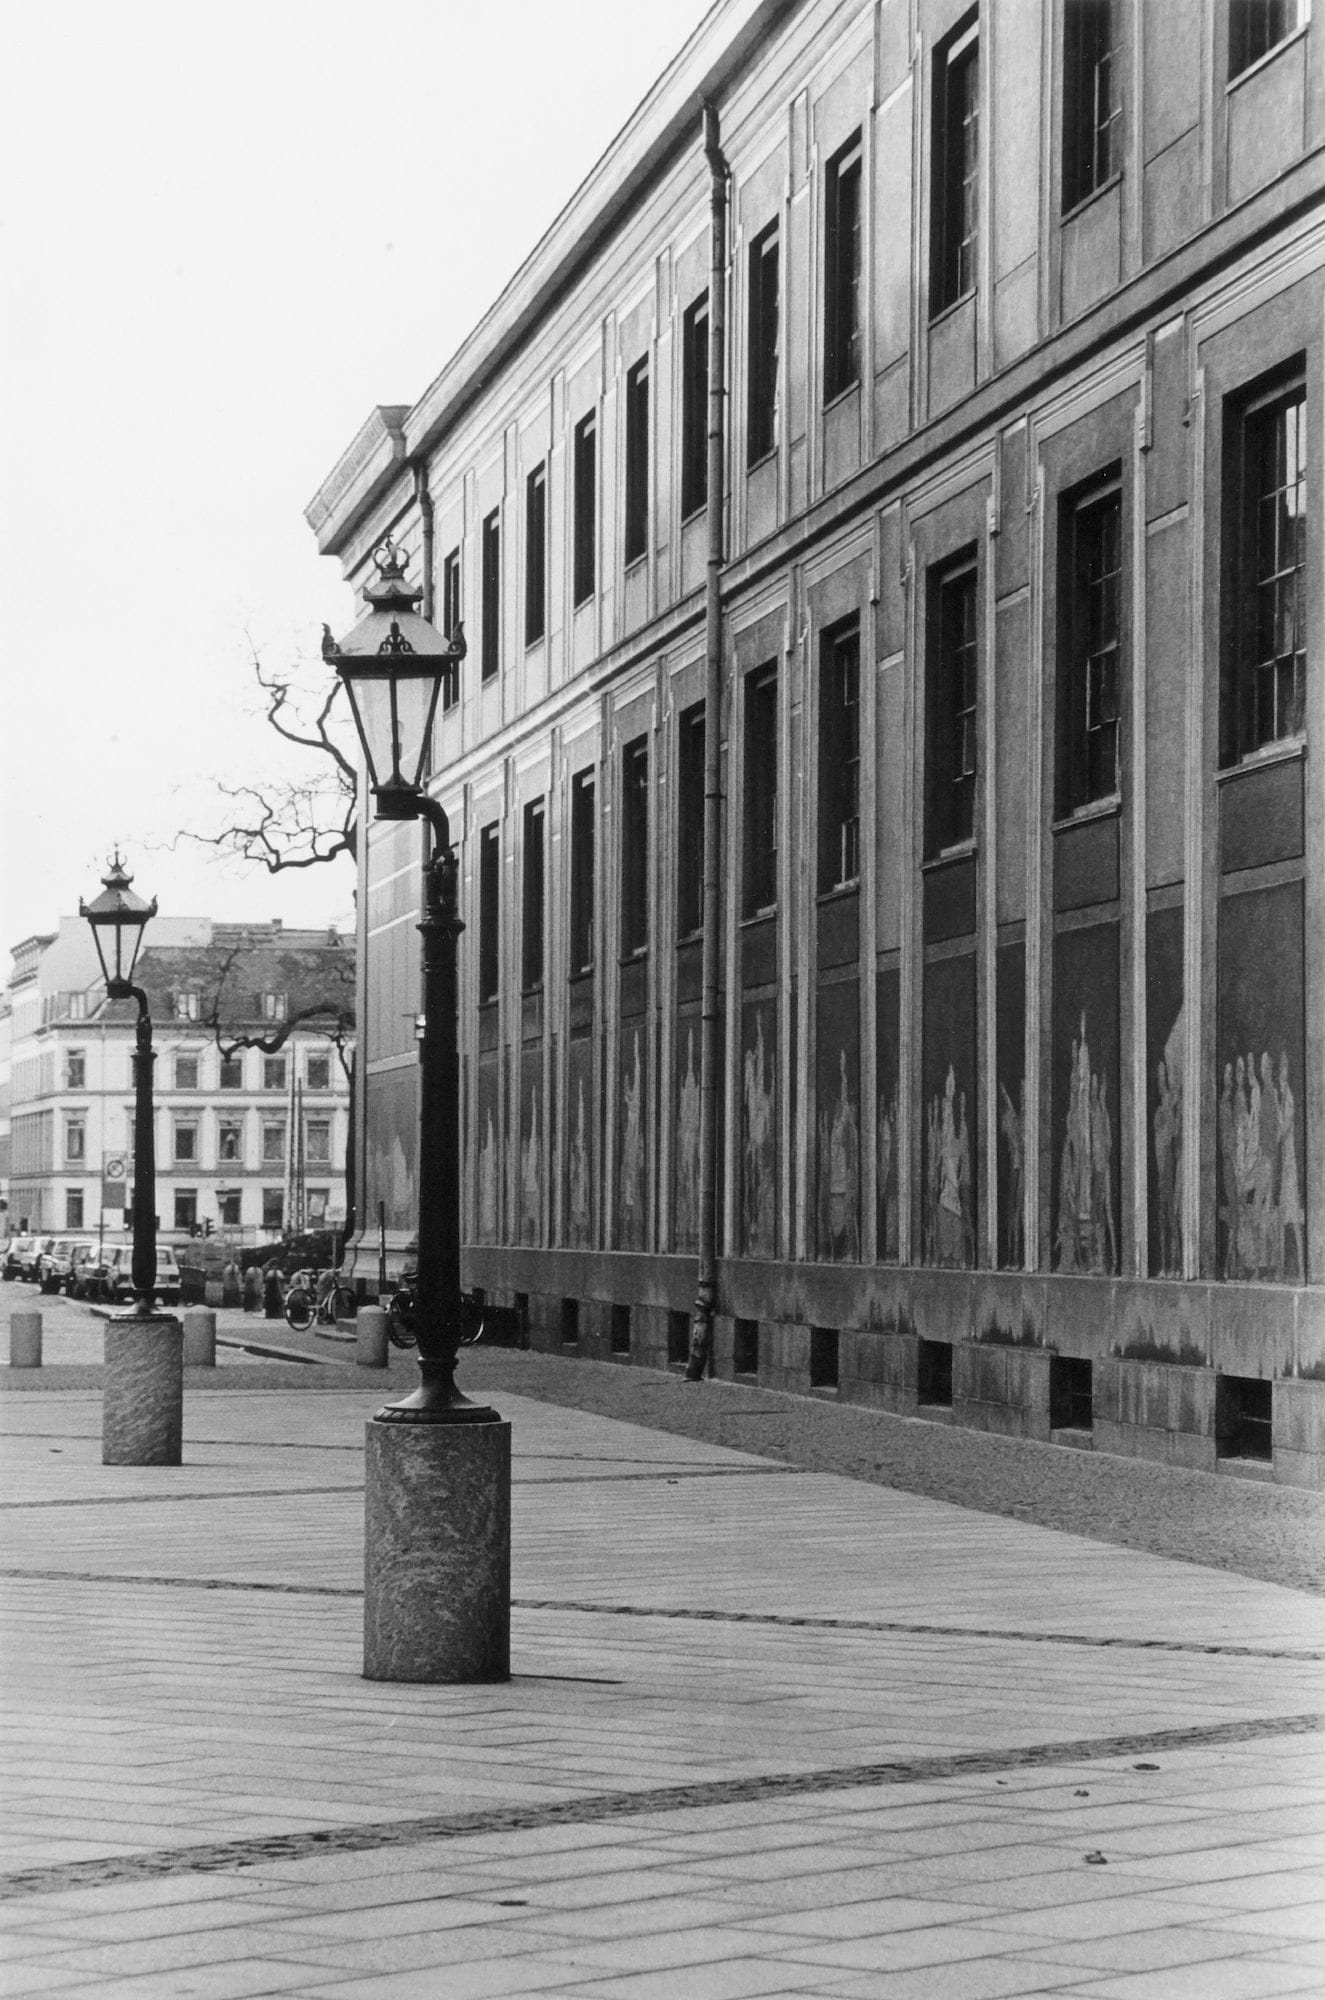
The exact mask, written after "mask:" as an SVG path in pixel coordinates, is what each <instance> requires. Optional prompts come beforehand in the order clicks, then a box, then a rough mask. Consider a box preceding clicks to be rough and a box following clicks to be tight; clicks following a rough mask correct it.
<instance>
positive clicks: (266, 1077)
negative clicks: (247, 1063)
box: [262, 1055, 290, 1090]
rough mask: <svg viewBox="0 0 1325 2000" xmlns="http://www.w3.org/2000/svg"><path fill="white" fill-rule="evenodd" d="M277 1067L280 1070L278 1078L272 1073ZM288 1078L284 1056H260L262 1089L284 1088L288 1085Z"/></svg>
mask: <svg viewBox="0 0 1325 2000" xmlns="http://www.w3.org/2000/svg"><path fill="white" fill-rule="evenodd" d="M277 1069H279V1070H280V1077H279V1079H277V1078H276V1077H275V1075H274V1072H275V1071H276V1070H277ZM289 1080H290V1079H289V1072H288V1070H287V1068H286V1062H285V1057H284V1056H267V1055H264V1057H263V1058H262V1088H263V1089H264V1090H285V1089H286V1088H287V1087H288V1085H289Z"/></svg>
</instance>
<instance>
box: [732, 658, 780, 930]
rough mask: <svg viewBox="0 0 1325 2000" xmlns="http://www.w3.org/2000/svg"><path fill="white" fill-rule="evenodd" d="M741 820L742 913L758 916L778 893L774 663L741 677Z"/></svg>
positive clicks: (773, 901) (775, 679)
mask: <svg viewBox="0 0 1325 2000" xmlns="http://www.w3.org/2000/svg"><path fill="white" fill-rule="evenodd" d="M743 761H744V767H745V820H744V827H743V835H744V840H743V846H744V856H743V866H742V869H741V912H742V915H744V916H747V917H753V916H757V915H758V914H759V912H760V911H761V910H767V909H771V908H772V906H773V904H774V903H776V901H777V894H778V676H777V668H776V667H773V666H767V667H757V668H756V669H755V671H754V672H753V673H751V674H747V675H746V677H745V742H744V758H743Z"/></svg>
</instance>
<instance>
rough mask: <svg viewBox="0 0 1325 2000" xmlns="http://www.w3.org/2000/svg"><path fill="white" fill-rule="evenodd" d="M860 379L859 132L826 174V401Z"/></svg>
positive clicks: (832, 160)
mask: <svg viewBox="0 0 1325 2000" xmlns="http://www.w3.org/2000/svg"><path fill="white" fill-rule="evenodd" d="M859 380H860V134H859V132H857V133H855V134H854V136H853V137H852V138H851V139H850V140H848V142H847V144H846V145H845V146H843V148H842V150H841V151H840V152H838V153H835V154H834V155H833V157H832V159H831V160H830V161H829V162H828V166H827V169H826V171H825V174H824V401H825V402H826V403H830V402H831V401H832V400H833V397H834V396H840V395H841V393H842V391H843V390H844V389H849V388H851V386H852V385H853V383H855V382H858V381H859Z"/></svg>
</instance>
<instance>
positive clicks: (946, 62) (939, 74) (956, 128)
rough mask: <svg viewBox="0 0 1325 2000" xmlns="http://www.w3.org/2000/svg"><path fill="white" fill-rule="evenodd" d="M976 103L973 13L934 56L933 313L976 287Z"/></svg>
mask: <svg viewBox="0 0 1325 2000" xmlns="http://www.w3.org/2000/svg"><path fill="white" fill-rule="evenodd" d="M979 100H980V41H979V29H978V24H977V21H976V17H975V15H974V14H971V15H968V16H967V18H966V20H965V21H964V22H963V23H962V24H961V26H960V27H958V28H957V29H955V30H954V32H953V33H952V34H951V35H949V36H948V38H947V40H946V41H944V42H941V43H940V45H939V47H938V49H937V50H936V51H935V55H934V165H933V219H932V242H933V258H932V266H931V272H930V310H931V311H932V312H936V313H938V312H943V311H944V310H945V308H946V307H948V306H950V305H953V304H955V303H956V301H957V300H958V299H960V298H964V297H965V295H966V293H967V292H969V291H971V290H972V289H973V288H974V285H975V230H976V220H977V214H978V207H979V157H980V147H979Z"/></svg>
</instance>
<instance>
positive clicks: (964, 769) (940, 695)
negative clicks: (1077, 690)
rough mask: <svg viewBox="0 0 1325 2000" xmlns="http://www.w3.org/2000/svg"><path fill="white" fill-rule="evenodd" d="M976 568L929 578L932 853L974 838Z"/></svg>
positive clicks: (961, 565)
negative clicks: (930, 580)
mask: <svg viewBox="0 0 1325 2000" xmlns="http://www.w3.org/2000/svg"><path fill="white" fill-rule="evenodd" d="M975 607H976V567H975V562H974V559H973V558H971V557H969V556H967V557H963V558H961V559H960V560H959V561H958V562H956V563H953V564H952V565H950V566H949V567H948V568H947V569H944V570H940V571H939V572H938V573H937V575H936V576H935V577H934V578H933V580H932V583H931V592H930V600H929V616H930V632H929V730H928V735H929V839H928V842H927V846H928V848H929V851H930V852H931V853H938V852H940V851H941V850H942V849H943V848H945V847H955V846H958V845H959V844H960V843H961V842H963V841H967V840H970V839H971V838H972V837H973V835H974V833H975V774H976V733H975V724H976V691H977V678H976V670H977V665H978V643H977V633H976V619H975Z"/></svg>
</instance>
